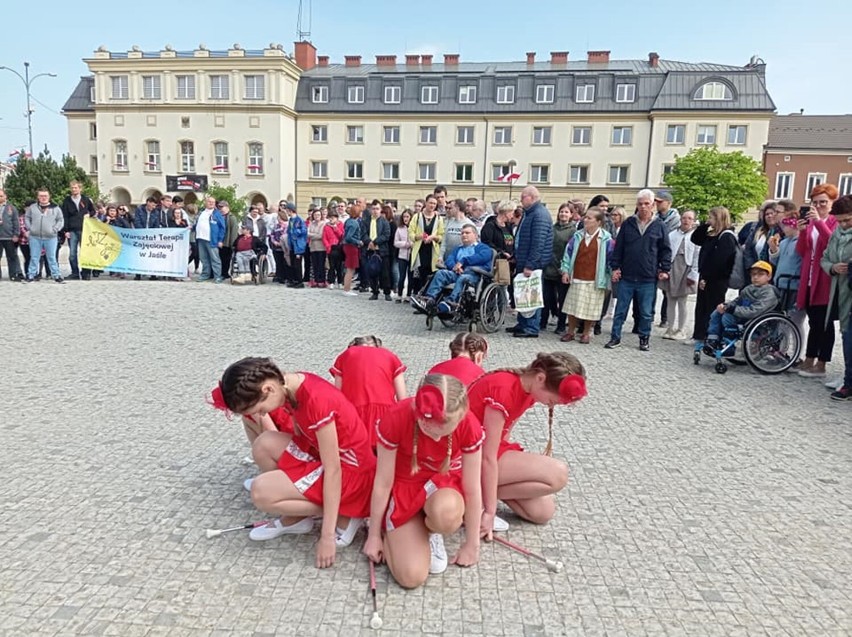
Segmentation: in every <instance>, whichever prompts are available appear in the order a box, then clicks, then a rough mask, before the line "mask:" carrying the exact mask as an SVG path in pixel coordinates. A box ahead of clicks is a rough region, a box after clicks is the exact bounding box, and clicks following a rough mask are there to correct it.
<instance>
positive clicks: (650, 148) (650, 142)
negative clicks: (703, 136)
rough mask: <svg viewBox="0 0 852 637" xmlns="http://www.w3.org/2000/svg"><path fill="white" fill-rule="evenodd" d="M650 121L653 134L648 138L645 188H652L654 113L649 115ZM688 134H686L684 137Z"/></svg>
mask: <svg viewBox="0 0 852 637" xmlns="http://www.w3.org/2000/svg"><path fill="white" fill-rule="evenodd" d="M648 119H649V120H651V134H650V136H649V138H648V160H647V162H645V188H650V187H651V184H650V183H649V182H650V181H651V155H652V152H653V148H654V124H655V123H656V122H655V120H654V117H653V114H652V113H648ZM685 135H686V133H684V136H685Z"/></svg>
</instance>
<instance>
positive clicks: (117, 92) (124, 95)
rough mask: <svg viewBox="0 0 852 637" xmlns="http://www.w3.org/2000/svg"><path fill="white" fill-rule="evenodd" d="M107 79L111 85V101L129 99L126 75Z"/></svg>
mask: <svg viewBox="0 0 852 637" xmlns="http://www.w3.org/2000/svg"><path fill="white" fill-rule="evenodd" d="M109 79H110V83H111V84H112V99H114V100H126V99H128V98H129V97H130V85H129V83H128V81H127V76H126V75H113V76H111V77H110V78H109Z"/></svg>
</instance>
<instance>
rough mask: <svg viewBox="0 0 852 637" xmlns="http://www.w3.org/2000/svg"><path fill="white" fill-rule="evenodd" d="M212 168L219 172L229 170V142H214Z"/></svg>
mask: <svg viewBox="0 0 852 637" xmlns="http://www.w3.org/2000/svg"><path fill="white" fill-rule="evenodd" d="M211 170H212V171H213V172H214V173H218V174H225V173H227V172H228V170H229V158H228V142H213V168H211Z"/></svg>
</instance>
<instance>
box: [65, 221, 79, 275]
mask: <svg viewBox="0 0 852 637" xmlns="http://www.w3.org/2000/svg"><path fill="white" fill-rule="evenodd" d="M68 234H69V235H70V236H69V237H68V264H69V265H70V266H71V276H73V277H76V276H79V275H80V266H79V265H77V253H78V251H79V249H80V240H81V239H82V238H83V231H82V230H81V231H79V232H77V231H76V230H72V231H71V232H69V233H68Z"/></svg>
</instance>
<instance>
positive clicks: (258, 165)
mask: <svg viewBox="0 0 852 637" xmlns="http://www.w3.org/2000/svg"><path fill="white" fill-rule="evenodd" d="M264 150H265V149H264V148H263V142H249V143H248V144H246V157H248V159H247V160H246V174H247V175H262V174H263V166H264V164H263V156H264Z"/></svg>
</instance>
